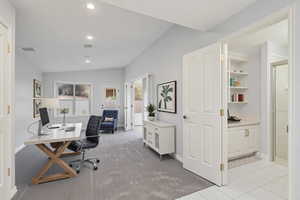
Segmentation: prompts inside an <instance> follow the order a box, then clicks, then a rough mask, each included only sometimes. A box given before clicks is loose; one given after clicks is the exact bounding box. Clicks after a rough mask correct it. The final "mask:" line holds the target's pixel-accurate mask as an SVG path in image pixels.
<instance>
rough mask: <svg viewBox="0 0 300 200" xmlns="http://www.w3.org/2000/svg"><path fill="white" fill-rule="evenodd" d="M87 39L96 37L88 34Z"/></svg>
mask: <svg viewBox="0 0 300 200" xmlns="http://www.w3.org/2000/svg"><path fill="white" fill-rule="evenodd" d="M86 39H88V40H93V39H94V37H93V36H92V35H87V36H86Z"/></svg>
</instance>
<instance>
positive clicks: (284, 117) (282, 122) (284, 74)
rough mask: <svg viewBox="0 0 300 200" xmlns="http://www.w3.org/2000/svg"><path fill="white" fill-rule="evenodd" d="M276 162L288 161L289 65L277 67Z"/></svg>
mask: <svg viewBox="0 0 300 200" xmlns="http://www.w3.org/2000/svg"><path fill="white" fill-rule="evenodd" d="M275 70H276V75H275V77H276V79H275V80H276V83H275V84H276V85H275V87H276V100H275V105H276V112H275V118H276V127H275V130H276V131H275V132H276V137H275V140H276V145H275V153H276V160H278V159H279V160H282V161H287V160H288V130H287V129H288V128H287V125H288V93H289V92H288V84H289V80H288V77H289V76H288V65H281V66H276V68H275Z"/></svg>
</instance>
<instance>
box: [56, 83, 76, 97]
mask: <svg viewBox="0 0 300 200" xmlns="http://www.w3.org/2000/svg"><path fill="white" fill-rule="evenodd" d="M57 96H58V97H60V98H73V97H74V85H73V84H69V83H57Z"/></svg>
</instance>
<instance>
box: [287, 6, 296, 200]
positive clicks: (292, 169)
mask: <svg viewBox="0 0 300 200" xmlns="http://www.w3.org/2000/svg"><path fill="white" fill-rule="evenodd" d="M295 15H296V4H295V3H294V4H293V5H292V6H291V8H290V9H289V16H288V18H289V81H290V82H289V91H290V92H289V141H288V143H289V145H288V146H289V147H288V148H289V149H288V152H289V155H288V156H289V158H288V160H289V163H288V167H289V200H296V198H297V197H296V191H297V188H296V176H295V175H296V170H297V168H296V159H297V157H298V154H297V152H296V135H295V134H296V133H297V132H298V131H296V130H295V124H296V123H297V122H296V120H295V114H296V113H295V107H296V106H295V103H296V101H295V94H296V91H295V89H296V74H295V67H296V66H295V58H296V51H295V41H296V40H295V37H296V33H295V26H296V24H295V22H296V20H295Z"/></svg>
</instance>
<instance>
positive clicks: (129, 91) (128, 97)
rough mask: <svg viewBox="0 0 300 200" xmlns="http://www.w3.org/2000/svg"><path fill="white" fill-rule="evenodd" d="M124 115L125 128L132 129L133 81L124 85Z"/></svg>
mask: <svg viewBox="0 0 300 200" xmlns="http://www.w3.org/2000/svg"><path fill="white" fill-rule="evenodd" d="M124 91H125V92H124V94H125V95H124V96H125V103H124V117H125V130H126V131H128V130H132V129H133V127H134V126H133V114H134V113H133V95H134V94H133V83H131V82H127V83H125V87H124Z"/></svg>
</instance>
